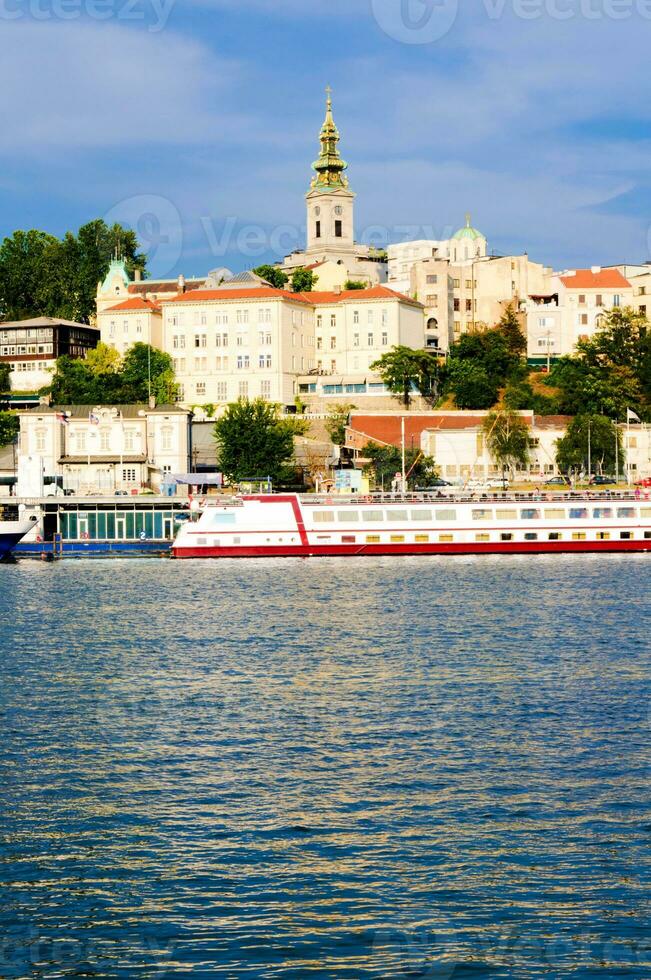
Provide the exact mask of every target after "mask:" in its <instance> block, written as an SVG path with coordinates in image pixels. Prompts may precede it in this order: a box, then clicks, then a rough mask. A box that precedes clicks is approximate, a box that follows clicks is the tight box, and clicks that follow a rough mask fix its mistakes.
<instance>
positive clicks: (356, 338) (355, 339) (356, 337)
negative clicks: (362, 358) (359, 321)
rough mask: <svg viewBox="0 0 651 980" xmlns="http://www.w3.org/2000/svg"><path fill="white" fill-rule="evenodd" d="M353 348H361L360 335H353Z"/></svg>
mask: <svg viewBox="0 0 651 980" xmlns="http://www.w3.org/2000/svg"><path fill="white" fill-rule="evenodd" d="M353 347H359V334H358V333H354V334H353Z"/></svg>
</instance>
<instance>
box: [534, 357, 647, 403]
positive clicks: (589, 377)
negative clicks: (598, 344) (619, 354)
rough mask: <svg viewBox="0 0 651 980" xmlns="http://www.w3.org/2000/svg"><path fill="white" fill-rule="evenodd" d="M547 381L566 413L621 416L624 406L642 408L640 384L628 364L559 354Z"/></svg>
mask: <svg viewBox="0 0 651 980" xmlns="http://www.w3.org/2000/svg"><path fill="white" fill-rule="evenodd" d="M547 383H548V384H549V385H550V386H552V387H554V388H557V389H558V390H559V392H560V394H559V410H560V411H561V412H562V413H563V414H567V415H582V414H593V415H607V416H608V417H609V418H612V419H618V418H619V419H621V418H624V417H625V415H626V409H627V408H635V409H636V411H637V409H638V408H639V409H640V413H642V412H643V408H642V385H641V383H640V381H639V380H638V378H637V377H636V375H635V372H634V371H633V370H632V369H631V368H630V367H627V366H623V365H615V364H611V365H610V366H602V365H599V364H591V363H590V362H589V360H587V359H586V358H585V357H584V356H581V355H579V356H574V357H562V358H560V360H559V361H557V363H556V364H555V365H554V366H553V367H552V370H551V372H550V374H549V376H548V379H547Z"/></svg>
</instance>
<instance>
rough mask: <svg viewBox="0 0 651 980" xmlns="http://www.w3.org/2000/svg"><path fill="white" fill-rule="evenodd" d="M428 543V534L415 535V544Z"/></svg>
mask: <svg viewBox="0 0 651 980" xmlns="http://www.w3.org/2000/svg"><path fill="white" fill-rule="evenodd" d="M428 541H429V534H417V535H416V544H427V543H428Z"/></svg>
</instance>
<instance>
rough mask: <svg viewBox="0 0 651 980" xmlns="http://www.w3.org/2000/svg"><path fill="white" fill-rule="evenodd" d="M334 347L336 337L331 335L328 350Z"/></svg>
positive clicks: (335, 347)
mask: <svg viewBox="0 0 651 980" xmlns="http://www.w3.org/2000/svg"><path fill="white" fill-rule="evenodd" d="M336 349H337V338H336V337H331V338H330V350H336Z"/></svg>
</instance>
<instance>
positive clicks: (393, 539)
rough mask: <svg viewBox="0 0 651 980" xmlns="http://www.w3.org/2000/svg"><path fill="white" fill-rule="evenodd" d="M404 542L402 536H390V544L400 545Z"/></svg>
mask: <svg viewBox="0 0 651 980" xmlns="http://www.w3.org/2000/svg"><path fill="white" fill-rule="evenodd" d="M404 540H405V536H404V534H392V535H391V543H392V544H402V543H403V542H404Z"/></svg>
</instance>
